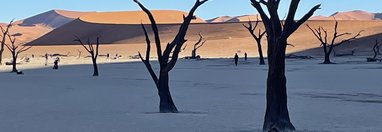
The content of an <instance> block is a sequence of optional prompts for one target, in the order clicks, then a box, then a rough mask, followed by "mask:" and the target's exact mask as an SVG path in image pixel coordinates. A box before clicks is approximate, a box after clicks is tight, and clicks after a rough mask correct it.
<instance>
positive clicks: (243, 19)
mask: <svg viewBox="0 0 382 132" xmlns="http://www.w3.org/2000/svg"><path fill="white" fill-rule="evenodd" d="M257 16H258V15H257V14H256V15H242V16H235V17H231V16H220V17H216V18H213V19H209V20H207V22H209V23H222V22H247V21H255V20H257V18H259V20H261V17H260V16H259V17H257Z"/></svg>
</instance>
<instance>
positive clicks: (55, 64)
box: [53, 57, 60, 70]
mask: <svg viewBox="0 0 382 132" xmlns="http://www.w3.org/2000/svg"><path fill="white" fill-rule="evenodd" d="M58 62H60V58H59V57H57V58H56V59H55V60H54V66H53V69H54V70H57V69H58Z"/></svg>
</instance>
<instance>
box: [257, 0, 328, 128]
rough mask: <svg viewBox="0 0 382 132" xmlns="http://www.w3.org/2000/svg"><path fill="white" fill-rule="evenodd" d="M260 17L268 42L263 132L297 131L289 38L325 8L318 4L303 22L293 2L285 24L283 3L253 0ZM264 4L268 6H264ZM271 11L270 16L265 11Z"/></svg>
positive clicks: (276, 0)
mask: <svg viewBox="0 0 382 132" xmlns="http://www.w3.org/2000/svg"><path fill="white" fill-rule="evenodd" d="M250 1H251V4H252V6H253V7H254V8H256V10H257V11H258V13H259V14H260V16H261V18H262V21H263V23H264V26H265V30H266V33H267V41H268V67H269V68H268V79H267V94H266V100H267V103H266V113H265V117H264V124H263V131H266V132H269V131H277V132H284V131H294V130H295V127H294V126H293V124H292V123H291V121H290V118H289V112H288V107H287V88H286V77H285V52H286V47H287V45H288V38H289V36H291V35H292V34H293V33H294V32H295V31H296V30H297V29H298V28H299V27H300V26H301V25H302V24H303V23H304V22H305V21H307V20H308V19H309V18H310V17H311V16H312V15H313V14H314V12H315V11H316V10H318V9H319V8H320V6H321V5H316V6H315V7H313V8H312V9H310V11H309V12H308V13H307V14H305V15H304V16H303V17H302V18H301V19H300V20H298V21H296V20H295V14H296V11H297V8H298V5H299V3H300V0H290V2H291V3H290V6H289V11H288V13H287V16H286V19H285V21H284V22H282V20H280V17H279V14H278V8H279V5H280V1H281V0H250ZM263 5H264V6H263ZM264 7H265V8H267V11H268V12H267V13H266V12H265V10H264V9H263V8H264Z"/></svg>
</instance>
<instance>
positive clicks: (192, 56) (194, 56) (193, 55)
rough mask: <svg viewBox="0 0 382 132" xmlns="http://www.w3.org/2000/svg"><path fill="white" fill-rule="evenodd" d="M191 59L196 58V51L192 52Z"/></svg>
mask: <svg viewBox="0 0 382 132" xmlns="http://www.w3.org/2000/svg"><path fill="white" fill-rule="evenodd" d="M191 58H196V49H193V50H192V53H191Z"/></svg>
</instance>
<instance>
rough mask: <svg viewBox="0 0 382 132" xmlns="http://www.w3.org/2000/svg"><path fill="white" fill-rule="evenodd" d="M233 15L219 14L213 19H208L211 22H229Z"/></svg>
mask: <svg viewBox="0 0 382 132" xmlns="http://www.w3.org/2000/svg"><path fill="white" fill-rule="evenodd" d="M232 18H233V17H231V16H219V17H215V18H212V19H209V20H207V22H209V23H219V22H227V21H228V20H231V19H232Z"/></svg>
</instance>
